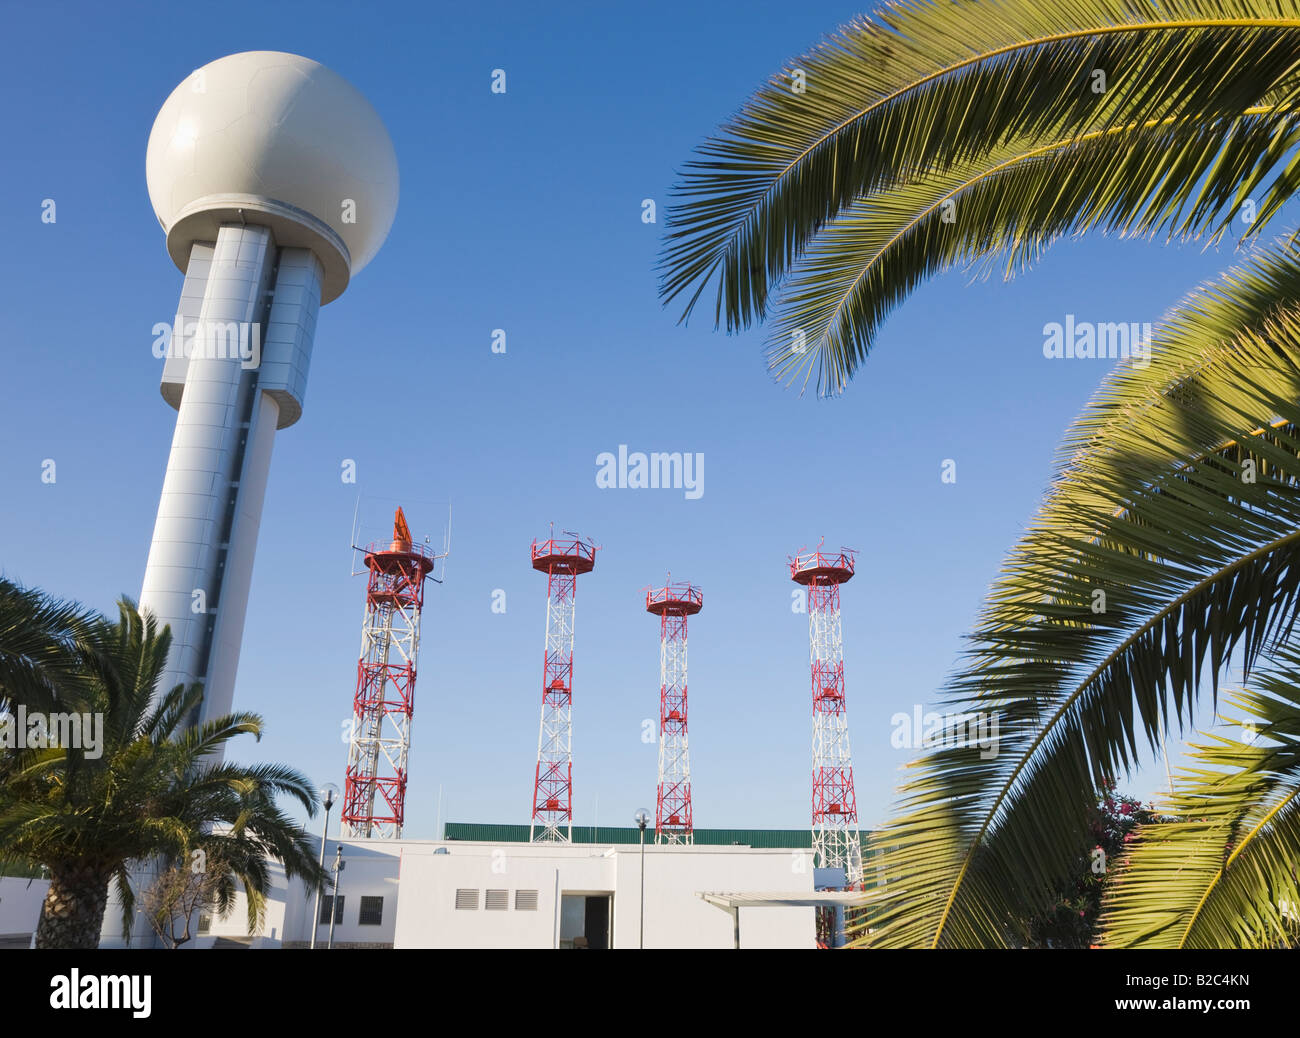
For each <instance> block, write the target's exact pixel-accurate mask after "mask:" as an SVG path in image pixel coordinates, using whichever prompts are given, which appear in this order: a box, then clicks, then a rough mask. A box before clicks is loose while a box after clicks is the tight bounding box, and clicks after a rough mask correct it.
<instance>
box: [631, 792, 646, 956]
mask: <svg viewBox="0 0 1300 1038" xmlns="http://www.w3.org/2000/svg"><path fill="white" fill-rule="evenodd" d="M632 817H633V819H634V820H635V821H636V827H637V828H638V829H640V830H641V934H640V937H639V938H638V939H637V947H638V948H645V824H646V822H648V821H650V812H649V811H647V810H646V809H645V808H644V807H643V808H640V809H639V810H638V811H637V813H636V814H635V815H633V816H632Z"/></svg>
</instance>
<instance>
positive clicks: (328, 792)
mask: <svg viewBox="0 0 1300 1038" xmlns="http://www.w3.org/2000/svg"><path fill="white" fill-rule="evenodd" d="M338 795H339V787H338V786H336V785H334V783H333V782H327V783H325V785H323V786H321V803H322V804H324V805H325V824H324V826H322V827H321V833H320V861H319V863H318V864H319V865H320V867H321V869H322V870H323V869H324V868H325V841H326V840H327V839H328V838H329V834H330V808H332V807H333V806H334V801H335V800H336V799H337V798H338ZM330 914H331V916H332V915H333V909H332V908H331V910H330ZM319 929H320V887H317V888H316V900H315V902H313V904H312V906H311V945H310V947H311V950H312V951H315V950H316V931H317V930H319Z"/></svg>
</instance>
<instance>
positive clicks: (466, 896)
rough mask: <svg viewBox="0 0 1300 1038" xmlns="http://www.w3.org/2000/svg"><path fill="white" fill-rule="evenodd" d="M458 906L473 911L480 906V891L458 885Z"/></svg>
mask: <svg viewBox="0 0 1300 1038" xmlns="http://www.w3.org/2000/svg"><path fill="white" fill-rule="evenodd" d="M456 907H457V908H459V909H462V910H464V909H468V910H471V911H473V910H474V909H477V908H478V891H477V890H469V889H466V888H464V887H458V888H457V890H456Z"/></svg>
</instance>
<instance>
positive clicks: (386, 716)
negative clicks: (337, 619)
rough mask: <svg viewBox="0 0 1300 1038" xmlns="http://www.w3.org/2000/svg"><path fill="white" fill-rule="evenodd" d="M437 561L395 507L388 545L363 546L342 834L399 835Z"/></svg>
mask: <svg viewBox="0 0 1300 1038" xmlns="http://www.w3.org/2000/svg"><path fill="white" fill-rule="evenodd" d="M435 559H436V556H434V555H432V554H430V553H429V552H428V551H427V550H425V549H424V548H422V547H420V546H418V545H412V543H411V533H410V530H409V529H408V528H407V525H406V517H405V516H404V515H403V514H402V510H401V509H400V508H399V509H398V510H397V515H396V517H395V519H394V523H393V542H392V544H391V545H390V546H389V547H387V548H381V547H379V546H378V545H374V544H372V545H371V546H370V547H369V548H367V549H366V554H365V566H366V569H367V570H369V576H368V578H367V580H366V613H365V618H364V620H363V621H362V624H361V658H360V659H359V660H358V662H357V691H356V696H355V697H354V698H353V701H352V734H351V739H350V742H349V746H348V771H347V778H346V780H345V784H344V789H343V814H342V823H343V826H344V834H345V835H347V836H354V837H355V836H360V837H391V838H398V837H400V836H401V835H402V824H403V820H404V818H405V814H406V780H407V756H408V754H409V753H410V747H411V717H412V715H413V713H414V711H415V667H416V661H417V659H418V658H419V655H420V613H421V611H422V610H423V608H424V581H425V578H426V577H427V576H428V575H429V573H430V571H431V570H432V569H433V565H434V561H435Z"/></svg>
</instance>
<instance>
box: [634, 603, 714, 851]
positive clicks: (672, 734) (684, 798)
mask: <svg viewBox="0 0 1300 1038" xmlns="http://www.w3.org/2000/svg"><path fill="white" fill-rule="evenodd" d="M645 608H646V612H648V613H656V614H657V615H658V616H659V796H658V799H657V801H656V805H655V843H694V842H695V823H694V818H693V816H692V814H691V753H690V746H689V744H688V743H687V738H686V618H687V617H688V616H694V615H695V614H696V613H698V612H699V611H700V610H701V609H703V608H704V593H703V592H702V591H701V590H700V589H699V588H697V587H692V586H691V585H690V584H670V585H668V586H667V587H661V588H659V589H658V590H652V591H647V592H646V596H645Z"/></svg>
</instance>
